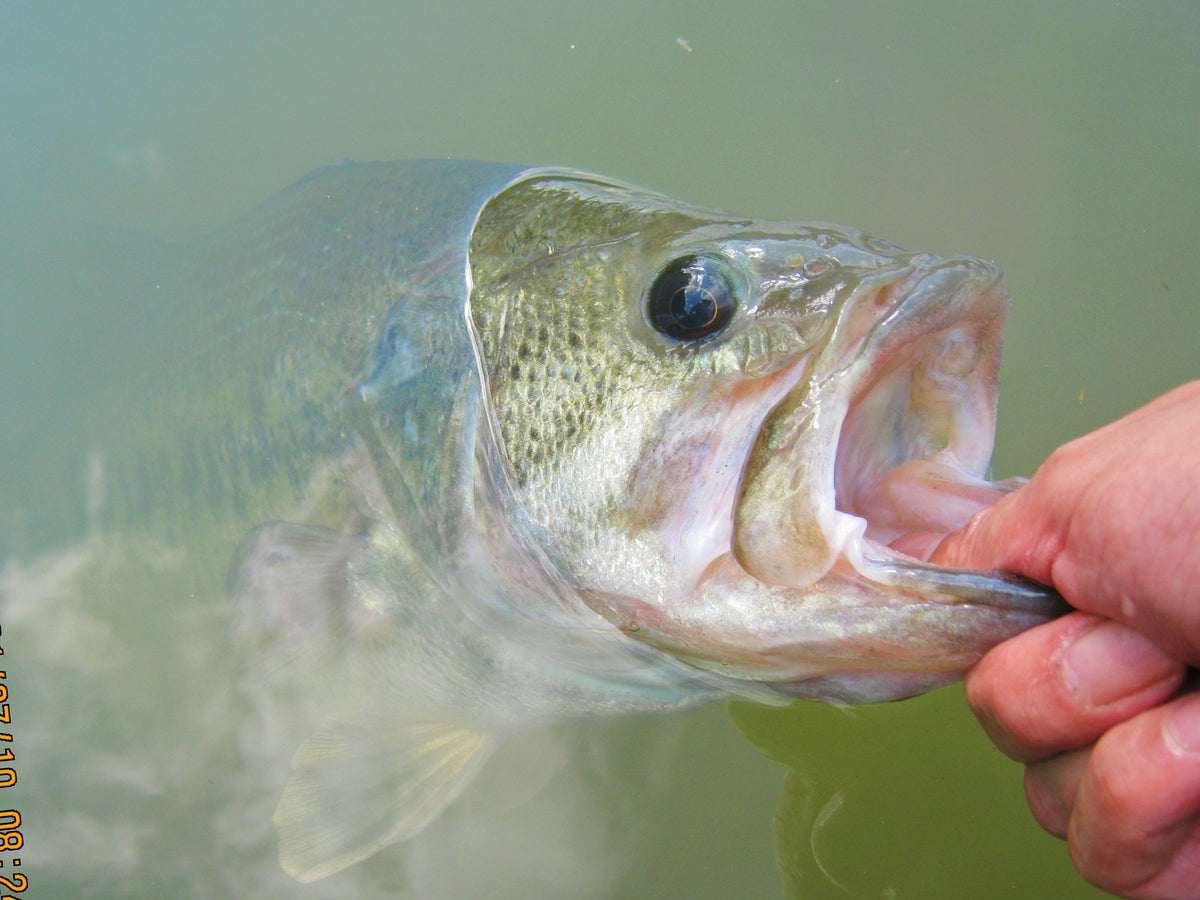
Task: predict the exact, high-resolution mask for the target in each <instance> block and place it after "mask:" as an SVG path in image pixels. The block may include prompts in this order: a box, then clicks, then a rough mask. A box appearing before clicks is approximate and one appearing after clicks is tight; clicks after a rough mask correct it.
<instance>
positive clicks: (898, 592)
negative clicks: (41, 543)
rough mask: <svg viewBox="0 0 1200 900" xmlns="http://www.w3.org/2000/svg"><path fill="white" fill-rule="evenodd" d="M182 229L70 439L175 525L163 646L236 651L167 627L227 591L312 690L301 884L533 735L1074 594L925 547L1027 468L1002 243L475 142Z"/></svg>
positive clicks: (818, 666) (296, 790)
mask: <svg viewBox="0 0 1200 900" xmlns="http://www.w3.org/2000/svg"><path fill="white" fill-rule="evenodd" d="M163 254H164V259H169V260H170V262H169V264H167V263H165V262H164V263H161V264H160V263H157V262H155V261H153V260H151V261H150V262H147V263H146V264H144V265H143V266H142V268H141V276H140V281H139V283H140V285H141V288H142V290H141V292H140V293H139V294H138V295H137V296H138V297H139V298H140V299H136V300H133V299H131V300H130V302H129V305H128V307H127V308H126V310H125V314H126V315H128V316H130V318H131V321H135V322H136V321H138V320H141V319H143V318H146V319H154V320H156V321H161V322H162V323H163V327H162V328H156V329H155V330H156V331H161V332H162V339H161V341H159V342H156V343H154V344H152V345H146V346H144V347H138V348H136V349H131V348H127V347H123V348H121V349H120V353H119V355H118V356H117V357H116V358H112V357H106V358H105V362H104V365H105V366H106V368H107V371H109V372H111V373H112V375H111V379H110V380H111V385H110V386H109V387H107V388H105V387H103V386H101V388H100V394H101V396H100V399H89V400H88V401H87V402H85V403H82V404H81V406H80V409H79V411H78V418H77V420H76V428H77V430H78V432H79V433H80V434H81V435H83V436H84V440H82V441H81V442H80V447H81V450H80V454H79V455H77V456H76V457H69V458H68V459H67V464H69V465H71V466H82V465H84V464H85V463H86V466H87V470H88V471H89V472H90V473H91V475H90V482H89V483H90V484H91V490H90V492H89V493H88V494H87V499H86V500H83V499H81V500H80V501H79V503H78V504H77V505H78V507H79V511H80V515H79V518H80V521H86V523H87V524H88V528H89V529H90V531H89V534H90V537H88V538H86V539H87V540H90V541H93V542H94V541H97V540H101V541H102V540H103V539H104V538H103V536H104V535H109V536H112V535H120V536H121V537H122V538H125V539H129V538H131V537H134V536H137V535H149V536H152V538H153V540H154V541H156V542H158V544H156V546H157V545H161V546H165V547H168V548H171V549H172V552H174V553H176V554H178V559H177V560H176V562H175V563H174V565H176V566H177V568H178V571H179V572H180V573H182V574H181V575H180V576H179V577H180V581H179V584H180V587H179V591H178V595H177V596H175V597H174V598H172V603H171V607H170V609H171V610H173V612H171V611H168V612H164V611H163V610H162V609H158V610H157V611H148V612H145V613H144V615H145V616H149V617H150V618H149V619H142V618H141V616H142V615H143V614H142V613H138V612H135V611H127V612H126V613H124V615H126V616H128V618H129V619H130V620H131V621H151V622H158V621H159V618H156V617H166V618H165V619H164V620H163V624H162V634H163V637H162V644H161V647H160V653H159V655H158V656H155V657H153V665H152V666H151V665H149V664H145V663H143V667H144V672H143V674H144V676H145V677H150V678H153V677H159V674H158V673H165V674H163V675H162V677H165V678H171V677H172V675H171V674H170V673H171V672H172V671H173V670H175V669H178V670H180V671H183V670H184V669H187V668H188V667H192V669H194V668H195V667H196V666H198V665H199V664H200V663H199V662H198V660H199V659H201V658H203V657H204V656H205V651H203V650H202V649H198V648H197V647H196V645H195V644H194V643H190V642H189V641H188V640H187V639H186V632H187V629H183V631H184V633H185V634H184V636H181V635H180V634H179V633H178V631H175V630H173V629H172V627H171V626H169V625H168V624H166V623H167V622H168V621H170V619H171V618H172V617H174V616H175V615H176V614H179V615H184V614H185V613H182V612H180V611H181V610H192V611H193V612H192V613H188V614H195V613H194V610H195V609H196V608H197V607H196V606H193V604H197V605H203V604H204V603H205V602H206V601H209V602H208V605H207V606H206V607H205V609H209V610H216V611H217V612H216V613H213V614H214V615H221V616H227V617H228V618H229V620H230V622H231V623H232V624H231V631H230V632H229V633H230V634H231V635H232V638H231V644H232V646H233V648H234V650H233V657H234V658H235V660H236V664H235V668H236V669H238V670H239V671H241V672H242V673H243V674H242V675H241V680H240V682H239V683H240V684H241V688H240V690H241V696H243V697H244V698H245V697H248V698H250V699H249V701H248V702H249V703H250V705H251V706H253V707H254V708H255V709H257V708H258V707H257V706H255V704H256V703H257V702H258V696H257V694H256V693H254V692H255V691H257V690H259V689H265V687H266V686H270V687H271V688H272V689H277V690H278V691H280V692H282V694H283V695H285V696H291V697H292V698H293V699H295V702H297V703H301V702H303V703H306V704H308V705H307V706H306V707H305V709H306V711H307V712H306V715H308V717H309V718H310V720H311V729H310V734H309V736H308V737H307V738H306V739H304V740H302V741H299V742H298V744H299V745H298V747H296V748H295V753H294V756H293V758H292V762H291V769H290V772H289V773H288V774H287V775H286V779H287V780H286V784H285V785H284V786H283V787H282V789H281V791H280V792H279V795H278V798H277V799H278V802H277V805H276V806H275V810H274V815H273V819H274V824H275V826H276V827H277V829H278V837H279V857H280V861H281V863H282V866H283V868H284V869H285V870H286V871H287V872H288V873H289V874H290V875H291V876H293V877H294V878H296V879H299V880H301V881H312V880H315V879H319V878H322V877H324V876H327V875H329V874H331V873H333V872H336V871H338V870H340V869H343V868H345V867H347V866H350V865H351V864H353V863H355V862H357V861H359V860H362V859H364V858H366V857H367V856H369V855H371V854H373V853H375V852H376V851H377V850H379V849H380V848H381V847H383V846H385V845H387V844H389V843H393V842H396V841H401V840H404V839H406V838H409V837H411V836H413V835H415V834H417V833H418V832H420V831H421V830H422V829H423V828H425V827H426V826H427V825H428V824H429V823H430V822H431V821H432V820H433V819H435V818H436V817H437V816H438V815H439V814H440V813H441V812H442V810H443V809H444V808H445V807H446V806H447V805H448V804H449V803H451V802H452V801H453V800H454V799H455V798H456V797H457V796H458V795H459V793H460V792H461V791H462V790H463V789H464V787H465V786H466V784H467V783H468V782H469V781H470V780H471V778H472V777H473V776H474V775H475V774H476V773H477V772H478V771H479V769H480V767H481V766H482V765H483V763H484V762H485V761H486V760H487V759H488V757H489V756H490V755H491V753H492V752H493V750H494V749H495V748H496V747H497V745H498V742H499V741H501V740H502V739H503V738H505V737H506V736H508V735H511V734H513V733H514V732H518V731H521V730H523V729H527V728H529V727H532V726H536V725H538V724H542V723H547V722H552V721H557V720H562V719H567V718H571V717H579V716H588V715H594V714H597V713H615V712H632V711H639V710H665V709H672V708H678V707H682V706H685V705H688V704H692V703H697V702H700V701H703V700H708V699H712V698H716V697H720V696H726V695H730V694H735V695H741V696H748V697H752V698H756V699H758V700H761V701H764V702H775V703H781V702H788V701H790V700H791V699H793V698H797V697H803V698H813V699H818V700H826V701H831V702H836V703H860V702H873V701H880V700H888V699H895V698H899V697H904V696H909V695H912V694H916V693H920V692H922V691H925V690H928V689H930V688H933V687H936V686H938V685H942V684H946V683H948V682H951V681H953V680H955V679H957V678H959V677H960V676H961V674H962V673H963V671H964V670H965V669H966V668H967V667H969V666H970V665H971V664H972V663H973V662H974V661H975V660H976V659H978V658H979V656H980V655H982V654H983V653H984V652H985V651H986V650H987V649H988V648H990V647H991V646H992V645H994V644H995V643H997V642H999V641H1001V640H1004V639H1005V638H1007V637H1009V636H1011V635H1013V634H1016V633H1017V632H1019V631H1021V630H1023V629H1025V628H1028V627H1030V626H1032V625H1035V624H1037V623H1039V622H1042V621H1045V620H1046V619H1047V618H1049V617H1051V616H1053V615H1056V614H1057V613H1058V612H1060V601H1058V600H1057V598H1055V597H1054V596H1053V595H1052V594H1050V593H1048V592H1047V591H1046V590H1044V589H1042V588H1040V587H1038V586H1036V585H1031V584H1029V583H1026V582H1022V581H1019V580H1017V579H1014V578H1010V577H1008V576H1005V575H1002V574H998V573H974V572H958V571H949V570H945V569H941V568H938V567H934V566H930V565H927V564H924V563H920V562H918V561H916V560H915V559H913V558H911V557H908V556H905V555H904V554H903V553H901V552H899V551H898V550H895V549H892V548H891V546H890V545H892V544H894V543H897V542H900V545H901V546H902V545H903V541H904V540H905V539H908V538H909V537H910V536H911V535H912V534H914V533H924V532H935V533H936V532H944V531H949V530H952V529H954V528H956V527H958V526H960V525H962V524H963V523H964V522H965V521H966V520H967V519H968V518H969V516H970V515H971V514H972V513H973V512H975V511H976V510H978V509H980V508H982V507H983V506H985V505H987V504H988V503H990V502H992V501H993V500H994V499H995V498H996V497H997V496H998V495H999V493H1000V492H1001V491H1003V490H1005V489H1006V487H1007V486H1006V485H994V484H991V483H989V482H988V481H986V480H985V478H984V473H985V471H986V468H987V465H988V460H989V456H990V453H991V445H992V435H993V429H994V409H995V401H996V385H997V369H998V365H999V358H1000V342H1001V333H1002V330H1003V325H1004V318H1005V314H1006V309H1007V296H1006V292H1005V288H1004V285H1003V282H1002V280H1001V277H1000V275H999V273H998V272H997V271H996V270H995V269H994V268H993V267H992V266H991V265H989V264H987V263H983V262H980V261H978V260H974V259H970V258H965V257H964V258H951V259H941V258H936V257H933V256H930V255H927V254H918V253H909V252H905V251H902V250H900V249H898V248H896V247H894V246H892V245H891V244H888V243H886V242H884V241H881V240H879V239H876V238H873V237H870V236H868V235H865V234H862V233H860V232H857V231H854V230H852V229H847V228H838V227H833V226H827V225H823V224H810V223H780V222H766V221H757V220H753V219H747V218H742V217H737V216H730V215H728V214H725V213H721V212H717V211H712V210H706V209H700V208H697V207H694V206H689V205H687V204H684V203H679V202H676V201H673V200H670V199H668V198H666V197H663V196H660V195H658V194H655V193H652V192H649V191H645V190H642V189H639V188H635V187H631V186H629V185H625V184H621V183H619V182H615V181H612V180H609V179H604V178H600V177H596V176H592V175H586V174H581V173H578V172H573V171H568V170H561V169H550V168H526V167H519V166H510V165H495V164H486V163H472V162H447V161H429V162H413V163H394V164H393V163H386V164H367V165H343V166H337V167H333V168H330V169H326V170H323V171H321V172H318V173H316V174H314V175H312V176H310V177H309V178H307V179H305V180H303V181H302V182H300V183H299V184H297V185H295V186H294V187H292V188H291V189H289V190H287V191H285V192H284V193H282V194H281V195H279V196H278V197H276V198H275V199H274V200H272V201H270V202H268V203H267V204H265V205H264V206H263V207H262V208H260V209H259V210H258V211H257V212H256V213H254V214H253V215H252V216H250V217H248V218H247V219H245V220H243V221H242V222H240V223H238V224H236V225H235V226H234V227H233V228H231V229H230V230H229V231H227V232H224V233H222V234H221V235H218V236H216V237H213V238H211V239H208V240H205V241H202V242H199V243H198V244H196V245H194V246H191V247H188V248H182V249H178V250H174V251H166V250H164V251H163ZM169 498H177V499H169ZM178 498H186V499H178ZM20 505H21V504H20V503H19V502H18V503H17V506H18V507H20ZM10 506H11V505H10ZM25 506H27V507H29V508H30V509H31V510H34V507H35V504H34V503H33V502H32V501H29V502H27V503H26V504H25ZM84 513H86V515H84ZM36 516H37V513H36V510H34V511H32V512H30V513H29V515H28V516H27V517H26V518H28V519H36ZM81 534H82V532H81ZM98 536H99V537H98ZM81 539H83V538H82V537H81ZM91 546H93V547H94V546H95V544H94V543H93V544H92V545H91ZM107 546H110V547H111V545H107ZM106 552H108V551H106ZM231 557H232V560H233V562H232V564H231V565H229V568H228V569H227V568H226V565H227V563H228V560H229V559H230V558H231ZM164 565H166V563H164ZM14 566H15V564H10V566H9V569H8V573H9V574H8V578H7V581H6V584H7V588H6V607H5V612H4V615H5V616H6V618H5V619H4V622H5V624H6V626H7V624H8V623H9V621H10V620H11V621H13V622H14V623H16V624H18V625H20V624H21V623H24V627H25V628H26V629H30V630H32V629H33V628H34V625H35V623H34V621H33V613H31V612H30V611H29V607H28V605H27V604H25V605H22V603H21V602H20V599H19V598H18V596H17V595H18V593H19V589H18V587H14V585H28V583H29V579H28V578H25V579H24V580H22V578H20V577H18V576H19V574H20V573H19V572H18V570H17V569H16V568H15V567H14ZM226 571H228V572H229V574H228V577H227V579H226V576H225V573H226ZM223 579H224V580H223ZM223 595H227V596H230V597H232V601H231V602H230V603H229V604H228V605H222V604H216V603H213V602H211V601H213V600H215V599H216V598H219V597H221V596H223ZM106 627H109V626H106ZM5 633H6V634H8V633H9V632H8V629H7V627H6V632H5ZM109 633H113V634H117V635H119V634H120V627H119V625H112V626H111V627H109V630H108V631H106V632H105V634H109ZM30 640H31V641H32V638H31V639H30ZM180 646H186V647H187V648H188V650H187V651H186V652H181V651H179V650H178V649H177V647H180ZM214 668H215V667H214ZM189 671H190V669H189ZM181 677H182V676H181ZM289 692H290V693H289ZM235 693H236V692H235ZM214 694H216V695H219V692H214ZM219 696H224V695H219ZM229 696H234V695H233V694H231V695H229ZM296 698H303V699H302V700H301V699H296ZM229 702H231V703H232V702H234V701H232V700H229ZM208 715H209V716H211V715H212V711H211V708H210V709H209V712H208ZM259 718H260V719H263V718H265V717H263V716H260V717H259Z"/></svg>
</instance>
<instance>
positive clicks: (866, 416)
mask: <svg viewBox="0 0 1200 900" xmlns="http://www.w3.org/2000/svg"><path fill="white" fill-rule="evenodd" d="M982 347H983V345H981V343H980V336H979V334H978V333H976V331H975V330H973V329H972V328H970V327H961V326H954V327H951V328H949V329H946V330H943V331H940V332H932V333H930V334H928V335H925V336H923V337H922V338H920V339H918V340H917V341H914V342H913V343H912V344H911V345H909V346H907V347H905V348H903V349H902V350H901V351H900V352H898V353H896V354H895V355H894V356H893V357H892V358H890V359H888V360H885V361H883V363H882V364H881V365H880V369H879V372H880V374H879V375H878V376H877V377H876V378H875V379H874V381H873V382H872V383H870V384H869V385H868V387H867V388H866V390H864V391H862V392H860V393H859V394H858V395H857V396H856V397H855V398H854V399H853V400H852V402H851V404H850V408H849V410H848V412H847V416H846V420H845V422H844V424H843V428H842V431H841V435H840V437H839V446H838V452H837V475H836V480H837V508H838V509H839V510H841V511H842V512H844V513H849V514H851V515H854V516H858V517H859V518H862V519H864V520H866V523H867V527H866V532H865V537H866V538H867V539H868V540H870V541H873V542H875V543H877V544H880V545H886V546H888V547H890V548H891V549H892V550H894V551H897V552H900V553H903V554H905V555H909V556H915V557H918V558H922V559H923V558H926V557H927V556H928V555H929V553H931V552H932V551H933V549H934V548H935V547H936V546H937V544H938V543H939V542H940V540H941V539H942V538H943V537H944V536H945V535H946V534H948V533H950V532H952V531H956V530H957V529H959V528H961V527H962V526H964V525H965V524H966V523H967V522H968V521H969V520H970V519H971V517H972V516H973V515H974V514H975V513H977V512H978V511H979V510H981V509H984V508H986V507H988V506H990V505H992V504H993V503H995V502H996V501H997V500H999V499H1000V497H1002V496H1003V495H1004V494H1005V493H1006V492H1007V491H1009V490H1011V489H1012V487H1013V485H1012V484H1009V483H1001V484H993V483H992V482H989V481H987V480H985V479H984V478H982V477H981V476H980V473H982V472H983V471H984V469H985V468H986V466H987V462H988V457H989V456H990V452H991V443H992V433H993V428H994V422H995V419H994V409H995V407H994V397H995V394H994V385H995V380H994V379H995V371H994V368H993V367H992V366H989V365H979V364H978V362H979V360H980V358H981V357H983V358H985V359H987V358H989V354H986V353H983V352H982Z"/></svg>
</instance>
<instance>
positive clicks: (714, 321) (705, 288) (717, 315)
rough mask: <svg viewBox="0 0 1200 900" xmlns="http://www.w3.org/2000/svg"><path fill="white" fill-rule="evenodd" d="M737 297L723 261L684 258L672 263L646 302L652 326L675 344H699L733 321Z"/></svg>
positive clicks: (656, 280) (696, 257) (657, 279)
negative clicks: (699, 341) (686, 342)
mask: <svg viewBox="0 0 1200 900" xmlns="http://www.w3.org/2000/svg"><path fill="white" fill-rule="evenodd" d="M736 305H737V293H736V291H735V290H734V287H733V284H732V283H731V282H730V280H729V276H728V275H727V274H726V273H725V266H724V265H723V261H722V260H719V259H714V258H713V257H710V256H699V255H692V256H682V257H680V258H679V259H674V260H672V261H671V262H669V263H668V264H667V265H666V266H665V267H664V268H663V270H662V271H661V272H659V273H658V277H656V278H655V279H654V282H653V283H652V284H651V285H650V291H649V294H648V295H647V298H646V313H647V318H648V319H649V320H650V324H651V325H653V326H654V327H655V328H656V329H657V330H658V331H659V332H660V333H662V334H664V335H666V336H667V337H669V338H671V339H672V340H676V341H696V340H700V339H701V338H707V337H711V336H712V335H714V334H717V333H718V332H719V331H721V330H722V329H723V328H724V327H725V326H726V325H728V324H729V320H730V319H731V318H733V310H734V307H735V306H736Z"/></svg>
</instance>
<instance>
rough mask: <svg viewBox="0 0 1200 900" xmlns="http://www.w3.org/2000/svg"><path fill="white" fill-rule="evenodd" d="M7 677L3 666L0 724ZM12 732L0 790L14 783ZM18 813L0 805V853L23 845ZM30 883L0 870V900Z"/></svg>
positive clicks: (12, 862) (1, 735)
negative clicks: (7, 891)
mask: <svg viewBox="0 0 1200 900" xmlns="http://www.w3.org/2000/svg"><path fill="white" fill-rule="evenodd" d="M3 633H4V629H3V626H0V635H2V634H3ZM3 655H4V648H3V647H0V656H3ZM7 677H8V672H7V670H5V669H0V727H4V726H6V725H8V724H10V723H11V722H12V711H11V709H10V708H9V703H8V684H7V683H6V682H5V680H4V679H6V678H7ZM11 745H12V734H11V733H10V732H4V731H0V747H3V750H0V764H3V763H7V765H6V766H4V767H3V768H0V791H2V790H4V788H10V787H12V786H13V785H14V784H16V783H17V770H16V769H15V768H14V767H13V760H14V759H15V757H14V755H13V752H12V746H11ZM2 805H4V803H3V800H0V806H2ZM20 828H21V814H20V813H19V812H17V811H16V810H15V809H0V855H3V854H7V853H9V852H15V851H17V850H20V849H21V848H22V847H23V846H24V845H25V838H24V837H23V836H22V835H21V831H20ZM5 863H8V864H9V866H10V867H11V868H13V869H16V868H17V867H18V866H20V865H21V858H20V857H19V856H14V857H13V858H12V859H8V858H5V857H4V856H0V870H3V869H4V867H5ZM27 887H29V879H28V878H26V877H25V876H24V875H23V874H21V873H20V872H13V874H12V875H11V876H10V875H7V874H0V888H2V889H6V890H9V891H11V892H12V893H9V894H0V900H17V898H16V897H14V896H13V894H19V893H21V891H23V890H25V889H26V888H27Z"/></svg>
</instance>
